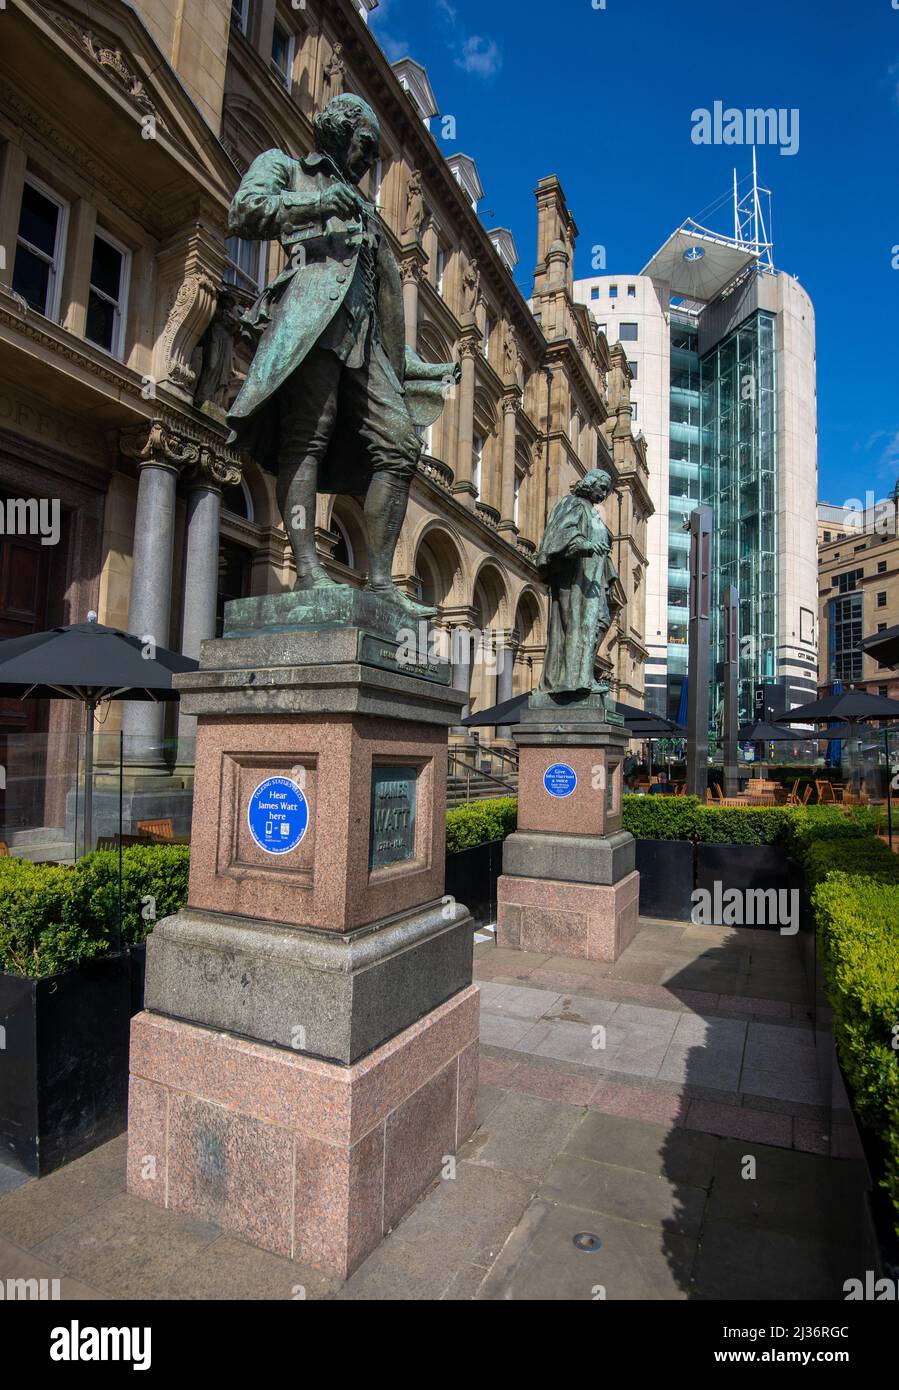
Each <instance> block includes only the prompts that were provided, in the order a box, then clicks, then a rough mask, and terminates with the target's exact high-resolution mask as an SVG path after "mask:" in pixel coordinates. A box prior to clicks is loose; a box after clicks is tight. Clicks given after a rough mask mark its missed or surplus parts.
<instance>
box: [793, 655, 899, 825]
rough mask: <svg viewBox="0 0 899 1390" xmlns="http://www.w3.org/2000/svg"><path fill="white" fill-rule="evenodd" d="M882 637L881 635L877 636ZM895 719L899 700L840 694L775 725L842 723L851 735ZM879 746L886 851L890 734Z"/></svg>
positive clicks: (889, 814) (814, 702) (890, 811)
mask: <svg viewBox="0 0 899 1390" xmlns="http://www.w3.org/2000/svg"><path fill="white" fill-rule="evenodd" d="M881 635H883V634H881ZM897 718H899V700H889V699H887V698H886V696H884V695H869V694H868V692H867V690H842V691H840V692H839V694H836V695H825V696H824V699H823V700H812V701H811V702H810V703H809V704H807V705H797V707H796V708H795V709H791V710H790V712H789V714H780V715H778V716H777V718H776V719H775V720H774V722H775V724H829V723H830V722H831V721H833V720H840V719H842V720H843V722H844V723H845V724H848V725H849V726H850V727H851V728H852V731H853V732H854V733H857V732H858V725H859V724H870V723H873V722H875V721H881V722H883V723H884V724H886V721H887V720H890V719H897ZM826 736H827V738H828V739H830V738H832V737H833V730H832V729H828V730H827V735H826ZM883 742H884V748H885V750H886V759H887V826H888V833H889V839H890V848H892V845H893V799H892V787H891V783H892V780H893V779H892V776H891V769H890V731H889V729H888V728H884V731H883Z"/></svg>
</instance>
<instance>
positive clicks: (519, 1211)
mask: <svg viewBox="0 0 899 1390" xmlns="http://www.w3.org/2000/svg"><path fill="white" fill-rule="evenodd" d="M482 935H483V934H482ZM475 956H476V972H475V973H476V978H477V980H478V982H479V983H480V985H481V990H482V996H481V1040H482V1059H481V1115H480V1121H481V1122H480V1126H479V1128H478V1130H477V1131H476V1132H475V1134H474V1136H473V1137H472V1139H471V1140H470V1141H469V1143H468V1144H466V1145H465V1147H464V1148H463V1150H462V1151H461V1152H460V1154H459V1156H458V1160H457V1163H456V1169H455V1177H454V1178H452V1179H447V1180H442V1179H438V1180H436V1181H435V1183H434V1184H433V1186H432V1187H431V1189H430V1190H429V1191H428V1192H427V1193H426V1194H425V1195H424V1196H423V1197H422V1198H421V1199H420V1201H419V1202H418V1203H417V1204H416V1206H415V1207H414V1208H413V1209H412V1210H411V1211H410V1212H409V1213H408V1214H407V1216H406V1217H405V1218H404V1219H403V1220H402V1221H401V1222H400V1223H399V1225H398V1226H397V1228H396V1230H394V1231H393V1232H392V1233H391V1235H390V1236H389V1237H388V1238H387V1240H386V1241H385V1242H384V1243H383V1244H382V1245H381V1246H380V1248H379V1249H378V1250H376V1251H375V1252H374V1253H373V1254H372V1255H371V1256H370V1257H369V1259H368V1260H367V1261H366V1262H365V1264H364V1265H363V1266H362V1267H361V1269H359V1270H358V1271H357V1272H356V1273H355V1274H354V1275H353V1277H352V1278H351V1279H350V1280H349V1282H348V1283H347V1284H345V1285H343V1286H342V1287H341V1286H340V1285H339V1283H337V1282H336V1281H335V1280H333V1279H328V1278H325V1277H323V1276H322V1275H320V1274H317V1273H316V1272H315V1271H313V1270H310V1269H308V1268H307V1267H305V1266H302V1265H298V1264H294V1263H291V1262H290V1261H288V1260H285V1259H282V1258H280V1257H278V1256H274V1255H270V1254H267V1253H265V1252H264V1251H259V1250H255V1249H252V1248H251V1247H249V1246H246V1245H242V1244H241V1243H240V1242H239V1241H236V1240H234V1239H232V1238H231V1237H229V1236H226V1235H224V1234H222V1233H221V1232H220V1231H219V1230H218V1229H217V1228H216V1227H213V1226H210V1225H208V1224H205V1223H203V1222H199V1221H196V1220H191V1219H187V1218H184V1217H181V1216H177V1215H174V1214H172V1213H171V1212H165V1211H160V1210H159V1209H157V1208H156V1207H154V1206H151V1205H150V1204H149V1203H144V1202H141V1201H139V1200H138V1199H136V1198H132V1197H129V1196H128V1195H127V1194H126V1193H125V1190H124V1161H125V1141H124V1137H122V1138H121V1139H117V1140H115V1141H113V1142H112V1143H111V1144H107V1145H105V1146H104V1147H103V1148H102V1149H99V1150H96V1151H95V1152H94V1153H92V1154H88V1155H86V1156H85V1157H84V1158H83V1159H80V1160H78V1161H77V1162H76V1163H73V1164H70V1165H69V1166H68V1167H67V1168H65V1169H62V1170H60V1171H59V1172H57V1173H55V1174H52V1175H51V1176H50V1177H48V1178H45V1179H43V1180H42V1181H40V1182H34V1181H30V1182H24V1183H21V1185H17V1186H15V1187H14V1189H13V1190H10V1191H8V1192H6V1194H5V1195H2V1196H0V1277H9V1276H11V1275H18V1276H22V1277H24V1276H27V1275H29V1274H30V1275H33V1276H34V1277H42V1276H43V1277H54V1276H56V1277H60V1278H62V1280H63V1284H62V1296H63V1297H64V1298H66V1297H68V1298H76V1297H100V1298H102V1297H107V1296H111V1297H124V1298H148V1299H216V1298H246V1299H279V1298H296V1297H298V1296H303V1295H304V1296H305V1297H307V1298H332V1299H387V1300H393V1299H401V1300H421V1299H453V1300H456V1299H466V1300H467V1299H551V1300H559V1299H594V1298H600V1297H606V1298H609V1299H651V1300H660V1299H664V1300H672V1299H722V1298H735V1299H769V1298H775V1299H776V1298H784V1299H809V1298H812V1299H830V1300H835V1299H839V1298H841V1297H842V1285H843V1282H844V1281H845V1280H846V1279H847V1278H849V1277H852V1276H854V1275H858V1274H859V1273H861V1272H863V1270H864V1268H865V1267H866V1266H865V1263H864V1257H863V1255H862V1251H861V1245H860V1240H861V1236H860V1231H861V1220H860V1213H861V1202H862V1193H863V1188H864V1181H865V1177H864V1171H863V1169H862V1167H861V1165H860V1164H859V1162H858V1161H857V1160H856V1159H852V1158H835V1157H832V1156H830V1155H829V1153H828V1142H827V1138H826V1132H825V1131H826V1120H827V1111H826V1108H825V1104H824V1100H823V1098H822V1097H821V1096H820V1094H819V1091H818V1082H817V1076H816V1070H815V1057H814V1038H813V1032H812V1025H811V1019H810V1017H809V1012H808V1003H807V996H806V985H805V979H804V976H803V973H802V969H801V965H800V961H799V954H798V949H797V944H796V941H795V939H793V938H788V937H781V936H780V935H779V934H777V933H773V932H765V931H754V930H749V929H738V930H734V929H727V928H720V927H700V926H693V925H691V924H689V923H671V922H659V921H652V920H645V919H644V921H643V922H642V923H641V929H640V932H639V933H638V935H637V937H636V938H635V940H634V942H633V943H632V944H631V946H630V947H629V948H628V950H627V951H626V952H625V953H624V954H623V955H622V956H621V958H620V960H619V961H618V962H617V963H616V964H615V965H602V964H597V963H592V962H587V961H579V960H572V959H568V958H563V957H548V956H535V955H527V954H525V953H522V952H518V951H511V950H504V949H500V948H497V947H496V946H495V945H493V943H492V941H486V942H485V941H480V942H479V943H478V944H477V945H476V947H475ZM753 1164H754V1176H746V1174H747V1173H750V1172H751V1171H752V1167H753ZM5 1171H6V1173H7V1175H8V1174H9V1170H5ZM3 1180H4V1170H2V1169H0V1192H2V1191H3ZM6 1181H7V1185H10V1184H11V1183H12V1182H14V1181H18V1180H17V1179H13V1178H10V1177H9V1176H7V1179H6ZM583 1235H587V1236H592V1237H596V1238H597V1239H598V1242H599V1245H598V1247H597V1248H595V1249H582V1248H579V1245H577V1244H575V1242H574V1238H575V1237H576V1236H583ZM583 1243H584V1242H583V1241H582V1242H581V1244H583ZM587 1244H590V1242H587Z"/></svg>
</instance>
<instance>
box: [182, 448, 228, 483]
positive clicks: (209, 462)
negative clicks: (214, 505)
mask: <svg viewBox="0 0 899 1390" xmlns="http://www.w3.org/2000/svg"><path fill="white" fill-rule="evenodd" d="M241 477H242V469H241V466H240V462H239V460H238V458H237V457H236V455H234V454H232V453H231V452H230V451H229V450H227V449H214V448H212V447H211V445H208V444H202V445H201V446H200V456H199V458H198V459H197V462H196V463H195V464H191V465H189V466H188V467H187V468H186V469H185V478H186V481H187V484H188V486H190V487H210V488H223V487H236V486H237V484H238V483H239V482H240V480H241Z"/></svg>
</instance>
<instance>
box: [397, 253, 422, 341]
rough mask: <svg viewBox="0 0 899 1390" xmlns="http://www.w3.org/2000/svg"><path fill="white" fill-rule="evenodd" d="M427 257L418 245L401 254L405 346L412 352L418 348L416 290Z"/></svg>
mask: <svg viewBox="0 0 899 1390" xmlns="http://www.w3.org/2000/svg"><path fill="white" fill-rule="evenodd" d="M426 260H427V257H426V256H425V253H424V251H423V250H422V248H421V247H420V246H418V245H416V246H413V247H410V248H409V249H408V250H405V251H404V252H403V253H402V258H401V261H400V272H401V274H402V277H403V311H404V314H405V319H406V345H407V346H408V347H410V348H412V350H413V351H415V349H416V348H417V347H418V289H419V285H420V284H421V277H422V271H423V268H424V265H425V262H426Z"/></svg>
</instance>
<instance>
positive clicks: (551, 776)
mask: <svg viewBox="0 0 899 1390" xmlns="http://www.w3.org/2000/svg"><path fill="white" fill-rule="evenodd" d="M543 785H544V787H545V788H546V790H547V791H548V792H549V794H550V796H570V795H571V793H572V792H573V791H574V789H575V787H576V786H577V773H576V772H575V770H574V768H573V767H569V766H568V764H567V763H553V765H552V767H548V768H547V769H546V771H545V772H544V774H543Z"/></svg>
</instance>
